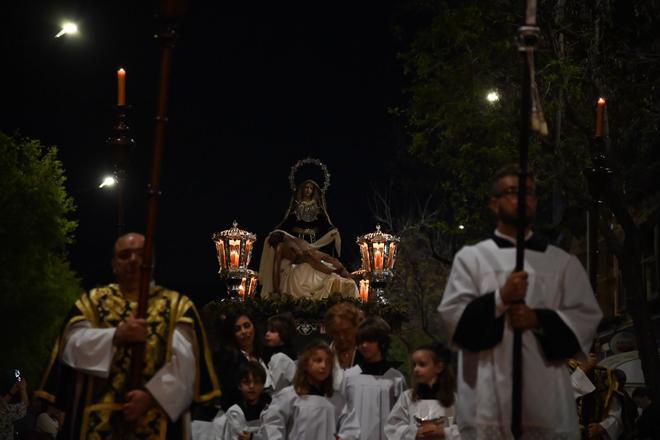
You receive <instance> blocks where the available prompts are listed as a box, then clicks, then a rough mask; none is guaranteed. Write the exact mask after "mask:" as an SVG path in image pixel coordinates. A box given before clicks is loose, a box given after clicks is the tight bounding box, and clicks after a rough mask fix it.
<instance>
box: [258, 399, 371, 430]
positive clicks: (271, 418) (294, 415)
mask: <svg viewBox="0 0 660 440" xmlns="http://www.w3.org/2000/svg"><path fill="white" fill-rule="evenodd" d="M261 419H262V420H261V423H262V426H261V429H260V430H259V432H258V438H260V439H266V440H335V435H337V436H339V438H341V440H358V439H359V438H360V425H359V424H358V421H357V417H356V415H355V410H354V409H352V408H350V407H348V406H347V404H346V400H345V399H344V397H343V396H342V395H341V394H339V393H334V394H333V395H332V397H322V396H314V395H305V396H299V395H298V394H296V392H295V390H294V389H293V387H292V386H291V387H287V388H284V389H283V390H282V391H280V392H279V393H277V394H275V395H274V396H273V401H272V402H271V404H270V406H269V407H268V409H266V410H265V411H264V412H263V413H262V418H261Z"/></svg>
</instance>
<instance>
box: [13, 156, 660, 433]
mask: <svg viewBox="0 0 660 440" xmlns="http://www.w3.org/2000/svg"><path fill="white" fill-rule="evenodd" d="M518 176H519V171H518V170H517V169H515V168H512V167H509V168H505V169H503V170H501V171H500V172H499V173H498V174H497V175H496V176H495V177H494V179H493V187H492V194H491V198H490V203H489V207H490V209H491V210H492V211H493V213H494V215H495V217H496V219H497V226H496V229H495V232H494V235H493V236H492V237H490V238H488V239H486V240H484V241H482V242H479V243H476V244H474V245H470V246H465V247H464V248H463V249H461V250H460V251H459V252H458V253H457V254H456V257H455V260H454V263H453V266H452V269H451V272H450V274H449V277H448V281H447V286H446V288H445V291H444V295H443V298H442V302H441V304H440V305H439V306H438V312H439V319H440V320H441V321H442V323H443V325H444V328H445V330H446V333H445V334H444V335H438V339H446V340H447V345H443V344H440V343H434V344H430V345H422V346H419V347H415V348H414V350H413V351H412V353H411V358H410V364H411V366H412V368H411V375H410V377H409V378H406V376H405V375H404V374H403V373H402V371H400V369H399V368H400V363H397V362H396V361H395V360H393V359H392V358H391V357H390V350H389V349H390V340H391V336H392V334H391V333H392V331H391V329H390V326H389V325H388V323H387V322H386V321H384V320H383V319H382V318H380V317H378V316H364V314H363V313H362V311H361V310H360V309H358V308H357V307H356V306H354V305H353V304H352V303H348V302H342V303H339V304H336V305H334V306H333V307H331V308H330V309H329V310H328V311H327V313H326V315H325V318H324V329H325V331H326V340H320V339H319V340H315V341H313V342H311V343H309V344H308V345H307V346H306V347H305V348H304V349H300V350H297V349H296V347H295V346H294V335H295V334H296V328H295V324H294V321H293V319H292V317H291V316H290V315H287V314H280V315H276V316H271V317H269V318H268V319H267V320H265V322H260V321H258V320H257V318H256V317H254V316H251V315H250V313H248V312H247V311H245V310H240V309H238V308H237V309H236V310H234V311H233V312H232V313H228V314H226V315H223V316H221V317H220V318H221V319H219V327H218V328H217V329H213V331H217V332H218V334H219V336H220V338H219V340H220V343H219V344H218V346H217V347H213V348H214V349H212V347H210V345H209V344H208V342H207V335H206V329H205V327H204V326H203V325H202V322H201V319H200V317H199V315H198V313H197V310H196V308H195V306H194V304H193V303H192V301H190V299H188V298H187V297H186V296H184V295H181V294H179V293H178V292H175V291H172V290H169V289H166V288H164V287H161V286H158V285H155V284H152V285H151V287H150V290H149V295H148V300H147V307H146V316H145V317H144V318H137V317H136V310H137V307H138V305H137V303H138V301H137V300H138V296H139V290H140V281H141V277H142V276H143V275H142V274H143V269H144V267H143V263H144V262H143V252H144V242H145V238H144V237H143V236H142V235H140V234H136V233H130V234H126V235H123V236H121V237H119V238H118V239H117V241H116V243H115V247H114V256H113V259H112V269H113V273H114V274H115V277H116V280H117V282H116V283H113V284H109V285H106V286H101V287H98V288H95V289H92V290H91V291H90V292H87V293H85V294H83V295H82V296H81V298H80V299H79V300H78V301H76V303H75V305H74V307H73V308H72V310H71V312H70V313H69V315H68V317H67V319H66V320H65V324H64V327H63V329H62V332H61V335H60V337H59V339H58V341H57V343H56V344H55V347H54V349H53V355H52V356H51V360H52V362H51V365H49V367H48V369H47V371H46V374H45V377H44V380H43V383H42V384H41V385H40V386H39V387H38V389H37V390H36V391H35V392H34V393H33V398H32V399H31V401H29V399H28V391H27V383H26V381H25V380H24V379H23V378H22V377H21V375H20V372H18V370H11V371H10V372H9V373H7V377H6V380H4V381H3V384H2V385H3V388H2V390H0V392H1V398H0V440H4V439H12V438H15V432H16V431H20V432H21V438H58V439H124V438H137V439H185V438H189V437H190V436H192V438H193V439H196V440H208V439H213V440H215V439H223V440H225V439H226V440H229V439H232V440H233V439H240V440H250V439H251V440H259V439H265V440H271V439H282V440H285V439H289V440H308V439H309V440H376V439H379V440H380V439H389V440H395V439H396V440H401V439H405V440H407V439H410V440H412V439H429V440H438V439H464V440H470V439H487V440H490V439H494V440H496V439H510V438H513V433H514V432H515V434H516V437H517V438H522V439H553V440H554V439H573V438H583V439H610V440H614V439H655V438H660V426H659V423H660V412H659V406H658V403H657V402H655V401H654V396H653V393H651V392H650V390H647V389H645V388H637V389H635V390H634V392H633V393H632V396H630V395H628V393H627V392H626V389H625V374H622V373H623V372H621V371H618V372H617V371H610V370H607V369H604V368H601V367H598V366H597V365H596V363H595V357H594V355H593V353H592V352H593V339H594V336H595V333H596V327H597V325H598V323H599V322H600V320H601V317H602V313H601V311H600V308H599V307H598V304H597V302H596V300H595V298H594V295H593V292H592V290H591V287H590V285H589V281H588V278H587V276H586V274H585V271H584V269H583V268H582V266H581V264H580V263H579V262H578V260H577V259H576V258H575V257H573V256H571V255H569V254H568V253H566V252H564V251H563V250H561V249H559V248H557V247H554V246H552V245H549V244H548V243H546V242H544V241H543V240H541V239H540V238H538V237H537V236H536V235H534V234H533V232H532V230H531V222H532V220H533V219H534V216H535V214H536V183H535V180H534V178H533V176H531V175H530V176H529V177H528V178H527V181H526V182H525V184H526V186H527V188H526V189H527V201H526V207H525V208H526V216H525V218H526V219H527V222H526V223H525V224H524V227H525V231H524V232H525V233H524V237H525V248H526V251H525V260H524V261H525V264H524V267H523V268H522V269H521V270H513V268H514V267H515V259H516V237H517V234H516V232H517V228H518V226H519V223H518V206H517V197H516V195H517V193H518V183H519V181H520V179H519V178H518ZM308 192H309V193H311V189H310V190H309V191H308ZM310 197H311V196H310ZM305 209H307V208H305ZM299 240H301V239H299V238H295V237H293V236H288V235H286V234H284V233H280V232H278V233H275V234H271V236H270V237H269V239H268V242H267V243H266V245H265V246H266V247H267V248H269V249H271V250H272V251H273V252H274V253H275V259H274V260H273V261H275V262H276V264H275V265H274V270H273V271H271V275H272V276H273V277H272V279H271V277H267V278H268V279H271V281H272V286H275V288H274V290H273V292H278V293H286V291H278V290H281V288H283V287H286V286H287V283H282V282H281V279H280V278H279V275H280V274H281V271H282V262H283V261H284V262H286V264H285V266H287V267H288V265H289V264H300V265H305V264H307V265H309V266H310V267H312V268H314V267H316V266H318V267H316V269H314V271H315V272H319V273H322V274H324V275H327V277H321V278H320V279H322V280H321V281H320V282H319V283H320V284H319V285H324V286H325V285H326V284H327V285H328V286H332V285H337V286H341V285H343V284H345V283H346V282H347V281H348V276H347V274H346V273H345V272H346V271H345V269H344V268H343V266H342V265H341V263H340V262H339V261H338V260H336V259H335V258H334V257H331V256H329V255H328V254H325V253H322V252H320V251H317V250H315V249H308V248H307V247H304V249H303V248H302V247H301V246H302V244H301V243H300V242H299ZM278 258H279V259H278ZM289 260H290V261H289ZM325 260H328V261H325ZM317 263H318V264H317ZM324 264H330V265H331V266H333V267H334V269H333V270H329V271H328V272H329V273H327V274H326V273H325V272H326V267H325V266H324ZM287 270H289V269H287ZM290 270H291V271H294V270H295V269H293V268H291V269H290ZM337 272H342V273H337ZM289 275H290V276H295V274H294V275H292V274H289ZM329 277H332V278H329ZM328 280H329V282H328V283H326V281H328ZM302 284H303V283H298V285H302ZM353 288H354V285H353V286H352V287H351V289H347V290H351V291H352V290H353ZM339 290H340V291H342V289H339ZM348 293H349V294H350V293H352V292H348ZM328 342H329V343H328ZM136 344H140V346H142V347H144V358H143V362H142V363H141V364H140V365H141V366H142V369H141V370H139V369H138V370H136V371H135V372H136V373H137V375H135V374H132V370H131V365H134V360H133V359H132V353H133V351H134V349H133V347H135V346H136ZM518 350H519V351H518ZM514 353H517V354H516V356H518V357H516V356H513V358H512V355H513V354H514ZM512 359H514V360H515V359H518V360H519V361H520V362H517V361H512ZM516 402H517V403H516ZM637 408H639V411H638V409H637ZM19 425H20V428H19Z"/></svg>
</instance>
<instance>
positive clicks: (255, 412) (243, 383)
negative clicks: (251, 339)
mask: <svg viewBox="0 0 660 440" xmlns="http://www.w3.org/2000/svg"><path fill="white" fill-rule="evenodd" d="M238 379H239V380H240V384H239V389H240V391H241V395H242V399H241V401H240V402H239V403H237V404H235V405H232V406H231V407H229V409H227V412H226V413H224V414H221V415H220V417H217V418H215V419H214V420H213V429H212V430H213V434H214V435H213V437H212V438H213V439H214V440H237V439H238V440H251V439H253V438H254V439H255V440H256V437H255V436H253V434H254V433H256V432H257V431H259V429H260V427H261V414H262V412H263V411H264V410H265V409H266V408H267V406H268V404H269V403H270V397H269V396H268V395H267V394H266V393H264V386H265V384H266V370H264V368H263V367H262V365H261V364H260V363H258V362H255V361H249V362H246V363H244V364H241V366H240V367H239V371H238Z"/></svg>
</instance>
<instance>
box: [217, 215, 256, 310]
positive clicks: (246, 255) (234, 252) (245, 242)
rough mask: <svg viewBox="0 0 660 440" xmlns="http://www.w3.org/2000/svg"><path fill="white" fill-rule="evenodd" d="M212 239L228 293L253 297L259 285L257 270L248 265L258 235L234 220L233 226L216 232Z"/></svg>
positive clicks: (220, 272)
mask: <svg viewBox="0 0 660 440" xmlns="http://www.w3.org/2000/svg"><path fill="white" fill-rule="evenodd" d="M212 240H213V242H214V243H215V250H216V252H217V254H218V264H219V266H220V269H219V270H218V273H219V274H220V278H222V279H223V280H225V282H226V284H227V293H228V294H229V295H230V296H239V297H240V298H242V299H245V298H247V297H252V296H253V295H254V291H255V289H256V287H257V272H255V271H253V270H251V269H248V266H249V265H250V258H251V257H252V247H253V245H254V242H255V241H256V240H257V236H256V235H255V234H253V233H252V232H248V231H244V230H242V229H239V228H238V223H237V222H236V220H234V222H233V224H232V227H231V228H229V229H226V230H224V231H220V232H216V233H215V234H213V236H212Z"/></svg>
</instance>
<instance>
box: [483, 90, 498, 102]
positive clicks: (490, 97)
mask: <svg viewBox="0 0 660 440" xmlns="http://www.w3.org/2000/svg"><path fill="white" fill-rule="evenodd" d="M499 100H500V94H499V93H497V91H495V90H491V91H490V92H488V94H487V95H486V101H488V102H490V103H491V104H495V103H496V102H497V101H499Z"/></svg>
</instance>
